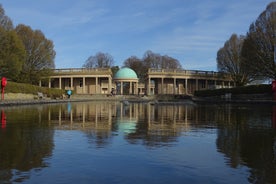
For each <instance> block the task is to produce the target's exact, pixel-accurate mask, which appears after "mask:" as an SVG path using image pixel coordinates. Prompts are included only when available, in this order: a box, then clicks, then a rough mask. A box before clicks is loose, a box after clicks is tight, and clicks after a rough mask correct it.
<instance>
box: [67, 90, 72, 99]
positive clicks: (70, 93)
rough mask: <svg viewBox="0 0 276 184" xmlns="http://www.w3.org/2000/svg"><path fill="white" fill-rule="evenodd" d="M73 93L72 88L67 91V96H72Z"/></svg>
mask: <svg viewBox="0 0 276 184" xmlns="http://www.w3.org/2000/svg"><path fill="white" fill-rule="evenodd" d="M71 95H72V91H71V90H68V91H67V96H68V98H70V96H71Z"/></svg>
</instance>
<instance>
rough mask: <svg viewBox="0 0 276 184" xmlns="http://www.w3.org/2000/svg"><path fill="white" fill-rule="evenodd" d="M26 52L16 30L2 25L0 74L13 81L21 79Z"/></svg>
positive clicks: (0, 29)
mask: <svg viewBox="0 0 276 184" xmlns="http://www.w3.org/2000/svg"><path fill="white" fill-rule="evenodd" d="M25 58H26V52H25V48H24V45H23V43H22V41H21V40H20V38H19V37H18V35H17V34H16V32H15V31H7V30H5V29H4V28H2V27H0V75H1V76H5V77H7V78H9V79H11V80H13V81H19V80H20V77H19V74H20V72H21V70H22V67H23V64H24V61H25Z"/></svg>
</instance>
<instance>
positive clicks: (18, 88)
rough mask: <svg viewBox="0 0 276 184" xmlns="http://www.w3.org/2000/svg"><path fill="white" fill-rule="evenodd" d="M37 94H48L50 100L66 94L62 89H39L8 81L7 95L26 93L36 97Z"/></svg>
mask: <svg viewBox="0 0 276 184" xmlns="http://www.w3.org/2000/svg"><path fill="white" fill-rule="evenodd" d="M37 92H41V93H43V94H46V95H47V96H48V97H50V98H56V97H60V96H62V95H63V94H65V90H61V89H55V88H46V87H39V86H34V85H31V84H23V83H15V82H11V81H8V84H7V86H6V87H5V93H25V94H34V95H36V94H37Z"/></svg>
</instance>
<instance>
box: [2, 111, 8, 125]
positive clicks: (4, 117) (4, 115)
mask: <svg viewBox="0 0 276 184" xmlns="http://www.w3.org/2000/svg"><path fill="white" fill-rule="evenodd" d="M6 123H7V121H6V114H5V112H4V110H3V109H2V110H1V128H2V129H4V128H6Z"/></svg>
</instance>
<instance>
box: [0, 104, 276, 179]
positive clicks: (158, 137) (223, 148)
mask: <svg viewBox="0 0 276 184" xmlns="http://www.w3.org/2000/svg"><path fill="white" fill-rule="evenodd" d="M275 124H276V108H275V107H273V106H270V105H264V106H261V105H248V106H247V105H151V104H146V103H134V104H132V103H130V104H129V105H128V106H124V105H123V104H122V103H118V102H117V103H115V102H110V103H109V102H97V103H96V102H89V103H88V102H87V103H65V104H54V105H53V104H52V105H38V106H19V107H8V108H2V109H1V124H0V125H1V127H0V183H1V184H2V183H4V184H5V183H7V184H8V183H39V184H44V183H45V184H46V183H51V184H55V183H66V184H67V183H68V184H70V183H74V184H76V183H79V184H81V183H112V184H114V183H131V184H136V183H137V184H140V183H151V184H152V183H166V184H168V183H170V184H172V183H212V184H213V183H276V131H275Z"/></svg>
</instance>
